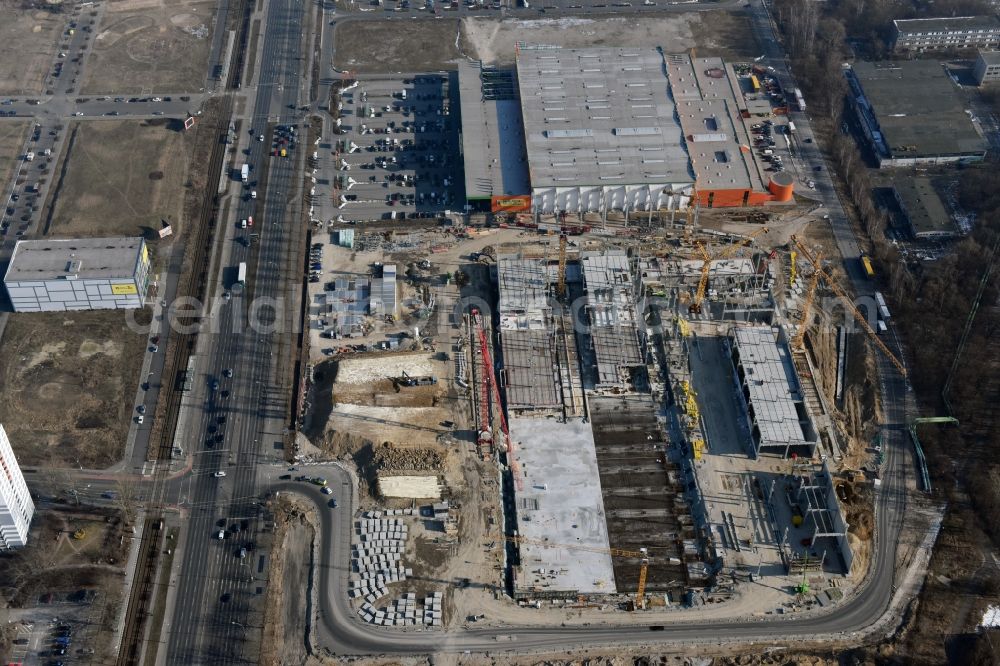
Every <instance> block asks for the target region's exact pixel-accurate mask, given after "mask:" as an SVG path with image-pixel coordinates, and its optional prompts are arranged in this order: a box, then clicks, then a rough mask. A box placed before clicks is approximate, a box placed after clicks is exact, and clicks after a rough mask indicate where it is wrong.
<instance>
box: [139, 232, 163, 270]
mask: <svg viewBox="0 0 1000 666" xmlns="http://www.w3.org/2000/svg"><path fill="white" fill-rule="evenodd" d="M161 238H162V236H161ZM142 263H143V264H148V263H149V246H148V245H146V244H145V243H143V244H142Z"/></svg>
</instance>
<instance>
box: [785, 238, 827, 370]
mask: <svg viewBox="0 0 1000 666" xmlns="http://www.w3.org/2000/svg"><path fill="white" fill-rule="evenodd" d="M821 260H822V256H821V255H819V254H817V255H816V258H815V261H816V263H815V264H813V274H812V277H811V278H810V279H809V291H808V292H806V302H805V304H804V305H803V306H802V321H801V322H799V332H798V333H796V334H795V338H794V339H793V340H792V349H795V350H798V351H802V348H803V345H804V344H805V340H806V329H807V328H809V315H811V314H812V304H813V299H815V298H816V287H818V286H819V276H820V272H819V268H820V266H821V265H822V264H820V263H819V262H820V261H821Z"/></svg>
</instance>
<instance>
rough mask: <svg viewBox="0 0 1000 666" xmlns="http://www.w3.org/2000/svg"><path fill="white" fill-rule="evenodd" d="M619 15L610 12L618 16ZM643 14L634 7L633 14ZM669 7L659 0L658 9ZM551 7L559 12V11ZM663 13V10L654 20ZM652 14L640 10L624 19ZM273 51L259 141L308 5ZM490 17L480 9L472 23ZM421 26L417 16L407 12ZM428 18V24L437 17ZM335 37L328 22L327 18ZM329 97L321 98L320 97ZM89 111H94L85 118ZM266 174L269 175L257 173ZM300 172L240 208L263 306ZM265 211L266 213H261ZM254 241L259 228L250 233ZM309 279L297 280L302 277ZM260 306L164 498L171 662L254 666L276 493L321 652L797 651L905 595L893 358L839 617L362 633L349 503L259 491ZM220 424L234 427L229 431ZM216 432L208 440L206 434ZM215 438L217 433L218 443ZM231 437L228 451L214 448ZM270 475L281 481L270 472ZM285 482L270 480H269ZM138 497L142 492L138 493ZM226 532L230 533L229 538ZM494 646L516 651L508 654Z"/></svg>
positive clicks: (230, 323)
mask: <svg viewBox="0 0 1000 666" xmlns="http://www.w3.org/2000/svg"><path fill="white" fill-rule="evenodd" d="M600 4H602V3H600V2H597V3H594V2H591V3H582V2H581V3H580V5H579V6H577V5H576V4H575V3H573V1H572V0H568V1H566V2H560V3H559V5H560V6H561V5H565V7H563V9H561V10H549V9H548V7H542V8H545V9H546V10H547V12H552V11H559V12H562V13H564V14H566V15H587V14H602V13H621V11H622V9H621V8H613V7H600V6H598V5H600ZM609 4H610V3H609ZM635 4H636V3H633V5H635ZM660 4H662V3H660ZM738 4H739V3H735V2H734V3H721V4H713V5H697V6H691V5H674V6H671V7H670V9H676V10H678V11H693V10H705V9H720V8H732V7H735V6H737V5H738ZM549 6H556V5H555V4H553V5H549ZM538 9H540V8H537V7H535V8H532V9H530V10H516V11H512V12H509V13H508V14H507V15H513V16H518V17H521V16H523V17H530V16H533V15H537V14H538ZM648 9H649V10H657V11H662V10H663V9H664V7H662V6H659V5H658V6H657V7H649V8H648ZM638 10H641V8H640V7H636V6H632V7H631V9H629V10H628V11H629V12H630V13H631V12H633V11H638ZM267 11H268V15H267V18H266V21H265V22H264V25H265V33H264V36H263V40H262V46H261V48H262V49H263V52H262V56H261V62H262V66H261V69H260V75H259V76H260V80H259V86H258V89H257V94H256V99H255V100H254V106H253V112H252V113H253V115H252V117H251V118H249V119H248V121H249V122H248V123H247V124H245V125H244V128H243V129H244V131H245V130H246V129H247V127H248V126H252V127H254V128H255V129H256V130H258V131H259V130H261V129H263V127H264V126H265V124H266V121H267V120H268V119H270V120H272V121H274V120H275V119H276V116H277V114H278V113H280V112H282V110H283V109H287V108H288V105H289V104H291V105H297V104H298V103H299V100H298V99H297V93H298V90H299V84H300V78H299V68H300V64H301V63H300V61H299V60H298V52H297V46H298V44H299V40H300V38H301V31H302V29H301V21H302V18H301V16H302V12H303V11H304V7H303V5H302V4H300V3H296V2H293V0H274V1H273V2H271V3H269V6H268V9H267ZM753 11H754V15H755V21H754V29H755V30H757V31H759V34H758V37H759V38H760V39H759V41H760V42H761V43H762V44H766V45H767V46H766V49H767V51H766V53H765V55H766V56H767V58H766V60H765V62H766V63H768V64H772V66H775V67H776V69H778V70H779V73H778V75H779V80H781V82H782V84H783V85H784V86H785V87H786V88H787V87H794V84H793V82H792V79H791V77H790V75H789V74H788V72H787V70H784V69H783V62H784V60H783V55H782V53H781V48H780V45H779V44H778V43H777V40H775V39H774V38H773V35H770V36H768V34H767V32H768V31H769V30H770V24H769V22H768V18H767V14H766V9H765V7H764V6H763V4H762V3H761V2H760V0H755V2H754V3H753ZM465 13H470V12H468V10H465V9H461V10H458V11H457V12H445V15H446V16H448V15H458V16H461V15H463V14H465ZM474 13H478V14H480V15H482V14H484V12H482V11H479V12H474ZM406 14H407V13H405V12H391V13H389V14H388V15H387V14H386V13H385V12H384V11H383V10H380V11H378V12H374V13H372V12H358V13H352V14H349V15H347V16H341V17H338V22H343V21H349V20H362V19H371V18H387V19H389V20H394V19H397V18H408V17H407V16H406ZM410 14H412V15H414V16H416V13H414V12H410ZM420 15H421V16H422V17H424V18H425V19H429V18H430V15H429V14H428V13H427V12H421V13H420ZM330 18H332V16H330V15H328V16H327V19H328V20H327V21H324V26H326V25H328V24H329V19H330ZM333 48H334V45H333V44H332V29H328V30H327V31H326V32H325V33H324V43H323V49H322V53H323V62H322V70H323V71H324V72H326V71H327V67H328V65H329V63H330V62H332V58H330V59H328V57H329V56H330V55H331V54H332V52H333ZM203 99H204V98H203V97H200V96H191V97H190V99H188V100H181V99H179V98H178V97H176V96H174V97H173V98H172V99H171V101H169V102H167V101H163V102H152V101H150V102H127V101H125V100H122V101H115V100H114V99H110V100H104V99H102V100H93V99H92V100H91V101H88V102H83V103H77V102H76V100H75V98H71V97H70V96H69V95H66V94H65V93H63V94H61V95H55V96H53V97H50V98H41V102H40V104H38V105H30V104H26V103H25V102H24V101H23V99H22V100H19V101H18V102H15V103H12V104H10V105H4V106H0V110H14V111H15V112H17V113H19V114H21V113H23V115H31V116H33V117H38V118H41V119H51V120H62V119H64V118H67V117H71V116H72V114H74V113H77V112H81V113H85V114H87V115H93V116H100V117H105V118H115V117H118V116H108V115H105V114H109V113H113V112H118V113H119V115H120V116H121V117H125V116H128V117H150V118H154V117H159V114H163V115H164V116H165V117H183V116H184V115H186V113H187V112H188V110H189V109H195V108H197V107H198V106H199V105H200V103H201V102H202V101H203ZM321 99H325V98H322V97H321ZM84 109H86V110H84ZM792 119H793V120H794V121H795V122H796V125H797V126H798V127H799V137H800V139H804V138H806V137H810V136H811V128H810V127H809V124H808V118H807V117H805V116H803V117H802V118H799V117H798V115H793V117H792ZM799 146H800V149H801V150H802V154H801V157H802V159H803V160H804V161H806V162H809V161H812V160H816V161H821V160H822V156H821V155H820V154H819V153H818V149H817V148H816V146H815V143H812V144H806V143H804V142H800V143H799ZM266 148H267V146H264V145H263V144H260V143H258V142H256V141H252V142H251V143H250V151H251V152H250V155H249V156H248V159H247V161H248V163H250V164H253V165H262V164H263V156H262V152H263V150H264V149H266ZM256 175H259V174H256ZM293 176H294V174H293V169H292V161H291V160H279V161H278V163H277V164H275V165H274V167H273V168H272V169H271V171H270V173H269V179H268V180H269V183H268V188H267V190H266V192H265V193H264V197H263V199H262V200H261V199H258V200H257V201H256V202H249V201H245V200H241V202H240V203H239V208H238V210H237V211H236V214H237V219H238V218H239V217H240V216H247V215H250V214H253V215H254V218H255V220H257V221H258V225H257V226H255V229H254V230H253V231H255V232H257V233H260V234H261V236H260V240H259V243H257V244H253V245H251V246H250V247H249V248H245V247H243V246H242V245H233V246H232V247H231V248H230V249H229V254H230V261H229V263H230V264H232V265H235V264H236V263H237V262H239V261H247V262H248V264H249V265H250V266H251V271H250V275H251V283H250V290H251V293H250V295H252V296H253V297H257V298H259V297H260V296H264V295H271V296H274V295H279V294H282V293H283V289H284V287H285V286H287V284H288V281H287V280H288V278H287V276H286V275H284V274H283V272H282V268H283V267H284V264H285V263H286V262H287V259H288V252H289V251H290V248H289V247H287V234H286V233H285V231H284V230H283V228H282V227H281V225H280V224H275V222H276V221H278V220H281V219H283V216H284V214H285V212H286V211H285V207H286V204H285V194H287V192H289V191H290V189H291V188H292V187H293V186H294V182H293ZM815 180H816V181H817V193H818V196H820V197H821V199H822V201H823V202H824V204H825V206H826V208H827V212H828V213H829V214H830V222H831V226H832V227H833V230H834V233H835V235H836V238H837V242H838V245H839V246H840V249H841V252H842V254H843V255H844V257H845V263H846V265H847V266H848V269H849V271H850V274H851V276H852V278H854V279H855V280H856V286H857V287H859V288H860V289H861V291H860V293H867V291H870V288H867V287H866V285H865V283H864V282H863V278H860V274H859V272H858V270H857V265H856V264H857V262H856V260H857V257H858V245H857V242H856V240H855V239H854V236H853V233H852V231H851V229H850V226H849V225H848V223H847V219H846V216H844V214H843V210H842V209H841V208H840V204H839V201H837V199H836V196H835V193H834V192H833V190H832V184H831V183H830V182H829V180H828V177H827V176H826V172H825V171H824V172H823V173H820V174H817V175H816V176H815ZM254 204H256V206H254ZM248 231H249V230H248ZM295 279H297V278H295ZM248 301H249V298H248V296H246V295H244V296H240V295H237V296H234V297H233V298H232V300H231V301H229V302H228V304H225V305H223V307H222V308H221V318H220V323H221V326H220V329H219V333H217V334H213V335H214V336H215V338H214V340H213V344H211V345H210V349H209V351H208V353H207V354H206V358H205V359H203V361H204V362H203V366H202V367H204V368H206V371H205V373H204V374H203V376H201V380H202V381H203V382H204V383H205V385H204V386H202V389H201V390H202V391H203V392H204V394H205V395H206V399H205V402H204V404H203V405H202V406H201V408H200V409H197V410H195V411H196V413H195V414H194V415H193V416H191V417H190V418H189V426H190V428H191V431H190V432H191V433H193V436H192V437H191V439H190V441H189V443H188V448H189V449H190V450H191V451H193V452H194V454H195V455H194V460H195V463H194V469H193V471H192V472H191V474H190V475H188V476H186V477H185V478H183V479H176V480H174V481H172V482H171V483H170V484H169V487H168V492H167V501H184V502H185V503H186V505H187V506H189V507H190V509H191V511H190V518H189V520H188V523H187V528H188V530H189V536H188V539H187V544H188V546H187V548H186V549H185V550H184V552H183V555H182V557H183V562H182V574H181V577H180V581H179V589H178V593H177V595H176V596H177V604H176V607H175V609H174V613H173V617H172V621H171V627H170V631H169V634H168V645H167V650H168V656H167V661H168V663H176V664H198V663H212V664H223V663H241V662H245V661H247V660H251V658H250V657H249V656H248V655H246V654H244V649H245V648H246V647H247V641H246V640H245V638H246V634H247V632H248V631H251V630H256V629H259V625H260V616H259V613H257V612H256V610H255V606H254V599H253V597H254V596H255V594H256V592H255V589H256V587H257V584H256V583H257V581H255V579H254V577H255V575H256V567H255V566H253V559H252V558H247V560H243V559H241V558H239V557H238V556H237V552H238V548H239V547H240V545H241V544H246V543H249V542H251V541H254V540H255V539H256V533H257V530H258V527H259V525H258V521H257V520H256V518H257V516H258V511H259V507H258V506H257V501H258V498H259V497H260V496H261V495H262V494H263V493H265V492H269V491H281V492H289V491H295V492H299V493H302V494H303V495H304V496H305V497H308V498H311V499H312V500H313V501H315V502H316V503H317V506H318V509H319V511H320V515H321V516H322V517H323V519H322V530H323V533H322V549H321V557H322V561H321V562H320V566H319V579H320V580H319V585H320V588H319V589H320V590H321V591H322V592H321V595H320V624H319V626H318V627H317V636H318V640H319V643H320V645H322V646H324V647H328V648H329V649H330V650H332V651H333V652H335V653H337V654H345V655H346V654H410V653H415V652H416V653H428V652H430V653H433V652H462V651H465V650H471V651H490V652H498V651H502V650H529V649H546V650H560V649H568V648H579V647H588V646H594V647H599V646H613V645H618V644H624V643H637V642H642V643H649V642H663V641H679V640H709V641H713V640H717V639H718V638H719V637H720V636H725V637H726V638H728V639H746V640H748V641H750V640H753V641H761V640H764V641H766V640H768V639H771V638H773V639H775V640H782V641H784V640H787V639H791V638H795V637H797V636H802V637H807V638H814V637H816V636H818V635H822V634H831V633H833V634H836V633H839V632H848V631H862V630H864V629H865V628H866V627H868V626H870V625H871V624H872V622H874V621H875V620H876V619H878V617H879V616H880V615H881V613H882V612H883V611H884V609H885V608H886V605H887V603H888V601H889V598H890V595H891V593H892V589H893V578H894V565H895V561H894V559H895V550H896V546H897V541H898V538H899V532H900V523H901V520H902V516H903V513H904V510H905V506H906V493H905V479H906V476H907V475H908V473H909V470H910V469H911V465H912V462H911V460H910V453H909V447H908V443H907V441H906V439H905V437H904V429H903V428H902V427H901V426H902V425H904V424H905V422H906V406H907V401H908V399H909V394H908V391H907V387H906V385H905V382H904V381H903V380H902V379H901V378H900V377H899V375H898V373H897V372H896V371H895V368H894V367H893V366H891V364H889V363H888V362H886V361H885V360H884V359H882V358H880V359H879V366H880V370H882V390H883V397H884V403H885V409H886V420H887V424H888V425H887V426H886V429H885V432H884V436H883V442H884V446H885V452H886V462H885V465H884V473H883V485H882V488H881V489H880V491H879V493H878V497H877V501H876V522H877V537H876V538H877V542H876V546H877V547H876V550H875V553H874V557H873V562H872V567H873V571H872V576H871V577H870V581H869V583H868V585H867V586H866V587H865V588H864V590H862V591H861V593H860V594H859V595H858V596H857V597H855V598H854V599H852V600H851V601H848V602H847V603H845V604H843V605H842V606H841V607H840V608H839V609H838V610H837V612H836V613H833V614H830V615H824V616H816V617H808V616H806V617H800V618H794V617H792V618H788V619H777V618H772V619H769V620H765V621H759V622H731V623H720V622H717V621H714V622H711V623H684V624H676V625H666V626H665V627H664V629H663V631H657V632H655V633H651V632H650V631H649V629H648V628H647V627H643V626H639V627H634V628H600V627H579V628H574V627H558V628H552V627H537V626H526V627H509V628H504V629H503V630H502V631H498V630H495V629H476V630H461V629H459V630H453V631H450V632H422V633H416V632H397V631H394V630H385V629H379V628H375V627H373V626H371V625H367V624H363V623H362V622H361V621H360V620H359V618H358V617H357V616H356V615H355V614H354V613H353V612H352V611H351V609H350V607H349V605H348V597H347V591H346V580H347V572H348V563H349V561H350V533H351V525H352V521H351V516H352V515H353V511H354V510H355V509H356V506H355V505H354V503H353V502H352V501H351V500H350V499H349V498H348V497H347V496H346V494H345V493H341V495H343V496H342V497H341V503H342V508H341V509H338V510H335V511H331V510H330V509H329V508H328V507H327V506H326V501H327V499H328V498H326V497H325V496H323V495H320V494H319V493H318V491H316V490H315V489H312V488H307V487H304V486H303V485H302V484H291V485H289V484H282V483H276V482H272V481H270V480H269V479H264V481H263V482H261V481H260V480H259V477H258V475H259V474H260V473H261V472H262V471H263V469H262V468H261V467H260V464H261V463H264V462H266V463H270V462H272V461H273V455H272V456H268V455H267V453H268V447H269V446H271V444H272V441H273V440H279V439H280V434H281V433H280V428H281V423H280V417H281V415H282V411H283V410H282V400H283V399H287V396H280V395H276V389H275V387H274V382H273V377H274V359H273V355H272V351H271V349H272V340H273V339H274V336H275V335H276V334H273V333H252V332H248V331H246V330H245V329H244V328H243V327H242V325H241V324H240V323H239V322H238V321H234V318H233V317H232V316H231V315H232V314H233V312H238V313H242V314H243V315H245V314H246V311H247V309H248ZM889 342H890V346H892V347H893V348H896V346H897V345H896V340H895V334H894V332H892V331H891V332H890V339H889ZM226 368H230V369H232V370H233V377H232V378H229V377H226V376H225V373H224V370H225V369H226ZM213 380H218V381H219V382H220V387H219V389H218V390H217V391H212V390H211V388H210V385H211V382H212V381H213ZM222 391H229V392H230V395H229V397H228V398H222V397H221V393H222ZM220 417H224V418H225V422H224V423H219V418H220ZM210 428H215V432H212V433H210V432H209V429H210ZM208 435H212V438H211V439H212V441H211V445H209V444H208V441H207V439H208ZM219 435H221V436H222V441H221V442H217V441H215V440H216V438H217V437H218V436H219ZM220 470H221V471H226V473H227V476H226V477H224V478H215V477H214V476H213V473H214V472H216V471H220ZM271 472H273V468H271ZM272 476H273V474H272ZM328 478H330V480H331V485H333V486H334V487H335V488H336V487H344V486H343V484H345V483H347V484H349V483H350V479H349V477H348V476H347V475H346V473H344V472H342V471H335V472H332V473H330V474H328ZM115 483H116V482H115V480H114V478H113V477H94V478H93V479H90V480H86V479H84V480H81V486H80V487H79V488H78V492H79V493H80V494H81V496H82V497H83V498H84V499H87V498H90V499H92V500H93V501H95V502H100V501H110V500H105V499H103V498H100V493H102V492H105V490H109V491H113V490H114V489H115ZM140 492H142V491H140ZM220 520H224V521H225V525H226V527H231V526H232V525H233V524H242V522H243V521H244V520H246V521H247V530H246V531H245V532H240V533H239V535H238V536H235V537H234V536H230V537H229V538H227V539H223V540H221V541H220V540H219V539H217V538H215V535H216V534H217V532H218V529H219V526H218V522H219V521H220ZM230 534H232V533H231V532H230ZM498 635H502V636H503V637H504V638H505V640H503V641H498V640H497V637H498Z"/></svg>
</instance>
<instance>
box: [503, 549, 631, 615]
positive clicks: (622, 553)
mask: <svg viewBox="0 0 1000 666" xmlns="http://www.w3.org/2000/svg"><path fill="white" fill-rule="evenodd" d="M504 540H506V541H510V542H511V543H516V544H518V545H520V544H527V545H529V546H540V547H542V548H566V549H570V550H584V551H587V552H590V553H607V554H608V555H611V556H612V557H638V558H640V559H639V585H638V587H637V588H636V591H635V607H636V608H645V607H646V575H647V574H648V572H649V549H647V548H640V549H639V550H624V549H622V548H597V547H594V546H584V545H582V544H573V543H552V542H550V541H543V540H541V539H530V538H528V537H523V536H508V537H504Z"/></svg>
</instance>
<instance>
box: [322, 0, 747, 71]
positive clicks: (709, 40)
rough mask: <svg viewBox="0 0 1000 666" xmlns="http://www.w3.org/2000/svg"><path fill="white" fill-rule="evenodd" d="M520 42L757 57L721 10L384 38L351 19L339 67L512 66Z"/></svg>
mask: <svg viewBox="0 0 1000 666" xmlns="http://www.w3.org/2000/svg"><path fill="white" fill-rule="evenodd" d="M519 41H526V42H530V43H538V44H556V45H559V46H565V47H574V48H583V47H589V46H647V47H652V46H663V47H664V49H665V50H666V51H668V52H680V51H686V50H687V49H690V48H694V47H696V46H697V47H698V49H699V55H717V56H722V57H725V58H737V57H743V58H746V57H753V56H756V55H758V53H757V51H758V49H757V47H756V44H755V42H754V39H753V33H752V31H751V30H750V28H749V24H748V22H747V19H746V17H745V16H744V15H743V14H733V13H730V12H724V11H712V12H698V13H695V12H692V13H689V14H669V15H665V16H655V15H652V16H651V15H648V14H644V15H643V16H642V18H641V19H634V18H618V17H607V18H595V19H590V18H587V19H579V18H559V19H532V20H506V21H503V22H501V21H497V20H493V19H481V18H466V19H461V20H458V19H443V20H440V21H413V22H412V23H411V24H410V25H409V26H408V27H407V29H406V30H400V31H393V32H391V33H386V32H385V30H384V28H382V27H380V24H379V23H376V22H374V21H372V22H364V21H354V22H351V23H350V24H349V26H348V27H347V28H345V29H343V30H339V29H338V31H337V55H336V56H335V62H334V64H335V65H336V66H337V67H338V68H339V69H344V70H349V71H352V72H360V73H380V72H400V71H409V72H416V71H427V70H437V69H454V68H455V63H457V62H458V61H459V60H460V59H464V58H473V59H476V60H483V61H485V62H499V63H512V62H513V61H514V45H515V43H516V42H519Z"/></svg>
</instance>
